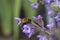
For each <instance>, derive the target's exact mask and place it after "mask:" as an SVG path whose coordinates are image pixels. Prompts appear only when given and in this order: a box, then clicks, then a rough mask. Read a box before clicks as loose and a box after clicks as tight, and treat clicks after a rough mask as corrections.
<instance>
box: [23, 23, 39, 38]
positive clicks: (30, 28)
mask: <svg viewBox="0 0 60 40" xmlns="http://www.w3.org/2000/svg"><path fill="white" fill-rule="evenodd" d="M37 32H38V29H37V28H36V27H35V26H34V25H33V24H30V23H29V24H25V25H24V26H23V33H25V34H26V35H27V36H28V38H30V37H31V36H32V35H34V34H36V33H37Z"/></svg>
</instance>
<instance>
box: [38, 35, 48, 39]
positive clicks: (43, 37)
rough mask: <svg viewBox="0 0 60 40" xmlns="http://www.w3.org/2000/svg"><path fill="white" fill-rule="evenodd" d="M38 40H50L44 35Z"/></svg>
mask: <svg viewBox="0 0 60 40" xmlns="http://www.w3.org/2000/svg"><path fill="white" fill-rule="evenodd" d="M37 38H39V40H48V38H47V37H46V36H44V35H38V36H37Z"/></svg>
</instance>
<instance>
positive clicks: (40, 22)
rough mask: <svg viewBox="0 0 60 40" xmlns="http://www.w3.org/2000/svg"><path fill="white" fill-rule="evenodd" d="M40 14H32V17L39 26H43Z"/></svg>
mask: <svg viewBox="0 0 60 40" xmlns="http://www.w3.org/2000/svg"><path fill="white" fill-rule="evenodd" d="M42 18H43V17H42V16H41V15H38V16H36V17H35V16H33V19H34V21H35V22H36V23H38V24H39V25H40V26H44V22H43V20H42Z"/></svg>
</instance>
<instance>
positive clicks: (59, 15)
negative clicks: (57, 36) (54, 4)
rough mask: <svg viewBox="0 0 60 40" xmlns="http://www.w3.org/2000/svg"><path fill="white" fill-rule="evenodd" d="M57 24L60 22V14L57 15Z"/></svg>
mask: <svg viewBox="0 0 60 40" xmlns="http://www.w3.org/2000/svg"><path fill="white" fill-rule="evenodd" d="M55 19H56V21H57V22H60V12H58V13H57V16H56V17H55Z"/></svg>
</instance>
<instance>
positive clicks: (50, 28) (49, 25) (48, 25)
mask: <svg viewBox="0 0 60 40" xmlns="http://www.w3.org/2000/svg"><path fill="white" fill-rule="evenodd" d="M47 28H48V29H49V30H50V31H51V30H52V29H53V28H54V24H53V23H50V24H47Z"/></svg>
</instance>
